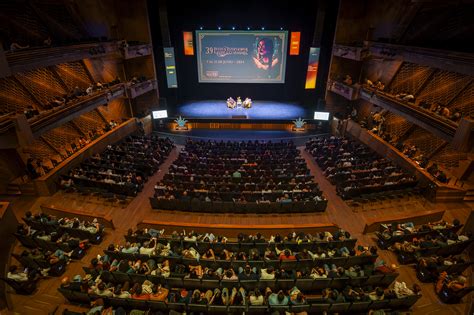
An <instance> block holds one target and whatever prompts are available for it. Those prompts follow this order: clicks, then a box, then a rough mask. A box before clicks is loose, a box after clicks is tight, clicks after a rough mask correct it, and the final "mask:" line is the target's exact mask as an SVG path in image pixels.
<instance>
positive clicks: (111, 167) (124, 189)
mask: <svg viewBox="0 0 474 315" xmlns="http://www.w3.org/2000/svg"><path fill="white" fill-rule="evenodd" d="M173 146H174V145H173V144H172V142H171V141H170V140H169V139H168V138H166V139H164V138H159V137H158V136H156V135H150V136H139V135H132V136H129V137H127V138H126V139H125V140H124V141H122V142H121V143H119V144H115V145H109V146H107V149H106V150H105V151H104V152H102V153H101V154H100V155H99V154H96V155H94V156H93V157H91V158H90V159H88V160H86V161H84V162H83V163H82V164H81V166H80V167H78V168H76V169H74V170H72V171H71V172H70V173H69V174H68V175H63V178H64V179H67V180H68V179H71V180H72V181H73V183H74V186H77V187H81V188H87V189H88V190H87V191H86V190H82V191H84V192H88V193H89V194H90V193H91V192H96V193H107V192H108V193H112V197H114V196H113V194H117V195H120V196H123V195H125V196H136V194H137V193H138V192H139V191H141V190H142V188H143V185H144V183H145V182H146V181H147V178H148V176H151V175H153V174H154V173H155V172H156V170H158V168H159V166H160V165H161V163H163V161H164V160H165V159H166V157H167V156H168V154H169V153H170V152H171V150H172V148H173Z"/></svg>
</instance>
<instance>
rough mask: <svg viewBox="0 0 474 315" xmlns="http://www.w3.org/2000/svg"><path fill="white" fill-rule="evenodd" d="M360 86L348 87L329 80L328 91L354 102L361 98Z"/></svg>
mask: <svg viewBox="0 0 474 315" xmlns="http://www.w3.org/2000/svg"><path fill="white" fill-rule="evenodd" d="M359 89H360V86H359V84H357V83H356V84H354V85H346V84H344V83H342V82H338V81H334V80H328V90H329V91H331V92H334V93H336V94H339V95H341V96H342V97H344V98H346V99H348V100H350V101H353V100H356V99H358V98H359Z"/></svg>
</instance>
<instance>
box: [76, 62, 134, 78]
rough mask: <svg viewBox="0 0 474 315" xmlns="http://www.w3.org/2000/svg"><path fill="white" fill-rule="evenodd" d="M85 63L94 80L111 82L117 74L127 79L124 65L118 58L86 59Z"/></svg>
mask: <svg viewBox="0 0 474 315" xmlns="http://www.w3.org/2000/svg"><path fill="white" fill-rule="evenodd" d="M84 64H85V65H86V67H87V69H88V70H89V72H90V74H91V75H92V77H93V78H94V81H101V82H110V81H112V80H114V79H115V77H116V76H119V78H120V79H121V80H124V79H125V78H124V76H123V71H122V65H121V64H120V63H119V61H118V59H116V58H113V57H109V58H100V59H84Z"/></svg>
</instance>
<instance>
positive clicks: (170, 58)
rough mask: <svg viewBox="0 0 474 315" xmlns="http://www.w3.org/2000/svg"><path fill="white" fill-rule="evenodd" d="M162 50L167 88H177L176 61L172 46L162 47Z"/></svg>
mask: <svg viewBox="0 0 474 315" xmlns="http://www.w3.org/2000/svg"><path fill="white" fill-rule="evenodd" d="M163 52H164V55H165V67H166V82H167V83H168V88H177V87H178V79H177V77H176V63H175V61H174V48H173V47H163Z"/></svg>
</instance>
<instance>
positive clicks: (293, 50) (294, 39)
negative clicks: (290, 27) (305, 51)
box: [290, 32, 301, 56]
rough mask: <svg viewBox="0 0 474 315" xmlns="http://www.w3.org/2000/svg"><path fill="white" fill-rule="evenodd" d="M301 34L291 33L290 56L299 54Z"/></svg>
mask: <svg viewBox="0 0 474 315" xmlns="http://www.w3.org/2000/svg"><path fill="white" fill-rule="evenodd" d="M300 38H301V32H291V36H290V55H291V56H298V55H299V54H300Z"/></svg>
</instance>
